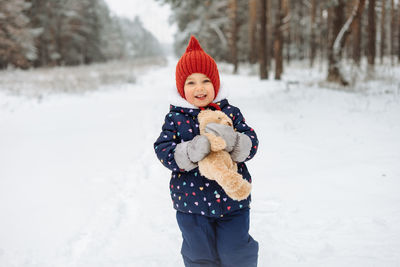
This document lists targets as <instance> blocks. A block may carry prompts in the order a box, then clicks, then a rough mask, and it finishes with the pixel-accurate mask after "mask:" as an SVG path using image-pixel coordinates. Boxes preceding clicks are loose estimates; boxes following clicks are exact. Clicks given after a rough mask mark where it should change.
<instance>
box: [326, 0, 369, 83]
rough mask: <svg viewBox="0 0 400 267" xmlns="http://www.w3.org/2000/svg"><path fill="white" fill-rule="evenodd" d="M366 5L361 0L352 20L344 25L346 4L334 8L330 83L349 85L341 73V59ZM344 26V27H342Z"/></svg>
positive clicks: (351, 17) (341, 0)
mask: <svg viewBox="0 0 400 267" xmlns="http://www.w3.org/2000/svg"><path fill="white" fill-rule="evenodd" d="M364 5H365V0H359V2H358V4H357V6H355V7H354V9H353V12H352V14H351V16H350V18H349V19H348V20H347V21H346V23H344V25H343V19H344V18H343V10H344V2H343V0H339V2H338V4H337V5H336V6H335V7H334V18H333V36H334V38H333V39H332V40H333V42H332V45H331V48H330V51H329V66H328V77H327V80H328V81H329V82H336V83H340V84H342V85H344V86H346V85H348V82H347V81H346V80H345V79H344V78H343V76H342V74H341V72H340V69H341V68H340V66H339V65H340V59H341V54H342V50H343V47H344V45H345V43H346V39H347V38H348V36H349V34H350V32H351V29H352V27H353V26H354V23H355V18H356V17H359V16H360V14H361V13H362V11H363V9H364ZM342 25H343V26H342Z"/></svg>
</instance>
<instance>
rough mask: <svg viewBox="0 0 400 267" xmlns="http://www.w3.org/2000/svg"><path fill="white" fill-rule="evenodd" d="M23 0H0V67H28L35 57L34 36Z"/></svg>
mask: <svg viewBox="0 0 400 267" xmlns="http://www.w3.org/2000/svg"><path fill="white" fill-rule="evenodd" d="M29 7H30V4H29V3H27V2H26V1H25V0H13V1H8V0H0V69H2V68H6V67H7V66H8V65H13V66H16V67H20V68H28V67H29V66H30V65H31V61H32V60H34V59H35V58H36V49H35V45H34V37H35V33H36V31H35V30H33V29H32V28H30V27H29V23H30V21H29V18H28V17H27V16H26V15H25V13H24V12H25V11H26V10H27V9H29Z"/></svg>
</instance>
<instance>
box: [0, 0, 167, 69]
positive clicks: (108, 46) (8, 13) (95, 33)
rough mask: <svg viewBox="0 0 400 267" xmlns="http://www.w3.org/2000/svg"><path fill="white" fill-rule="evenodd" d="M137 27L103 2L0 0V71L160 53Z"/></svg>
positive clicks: (153, 40) (148, 35)
mask: <svg viewBox="0 0 400 267" xmlns="http://www.w3.org/2000/svg"><path fill="white" fill-rule="evenodd" d="M159 46H160V44H159V42H158V40H157V39H156V38H154V36H153V35H152V34H151V33H150V32H148V31H147V30H146V29H145V28H144V27H143V25H142V22H141V21H140V19H139V18H138V17H136V18H135V19H133V20H130V19H127V18H122V17H118V16H116V15H113V14H112V13H111V12H110V10H109V8H108V6H107V4H106V3H105V2H104V1H103V0H80V1H75V0H13V1H8V0H0V69H4V68H6V67H8V66H14V67H17V68H22V69H27V68H30V67H44V66H47V67H52V66H64V65H67V66H68V65H80V64H91V63H94V62H105V61H109V60H118V59H126V58H128V59H129V58H132V59H134V58H140V57H152V56H159V55H160V51H161V50H160V49H159Z"/></svg>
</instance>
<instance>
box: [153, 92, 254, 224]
mask: <svg viewBox="0 0 400 267" xmlns="http://www.w3.org/2000/svg"><path fill="white" fill-rule="evenodd" d="M216 104H217V105H219V106H220V108H221V110H222V111H223V112H224V113H225V114H227V115H228V116H229V117H230V118H231V119H232V121H233V127H234V128H235V130H236V131H238V132H241V133H244V134H246V135H248V136H249V137H250V139H251V140H252V148H251V151H250V155H249V157H248V158H247V159H246V161H247V160H250V159H251V158H253V157H254V155H255V154H256V152H257V148H258V139H257V135H256V133H255V132H254V130H253V129H252V128H251V127H250V126H248V125H247V124H246V122H245V119H244V117H243V115H242V114H241V113H240V110H239V109H238V108H237V107H234V106H232V105H230V104H229V103H228V100H227V99H223V100H221V101H219V102H217V103H216ZM200 111H201V110H200V109H194V108H193V109H192V108H183V107H177V106H173V105H171V106H170V112H169V113H168V114H167V115H166V116H165V123H164V125H163V126H162V132H161V134H160V137H159V138H158V139H157V141H156V142H155V143H154V149H155V152H156V154H157V157H158V159H159V160H160V161H161V163H162V164H163V165H164V166H165V167H167V168H168V169H170V170H171V171H172V174H171V180H170V192H171V198H172V202H173V206H174V208H175V209H176V210H178V211H181V212H185V213H195V214H201V215H205V216H209V217H220V216H223V215H224V214H227V213H229V212H233V211H235V210H238V209H242V208H245V207H248V206H249V204H250V201H251V196H249V197H248V198H247V199H245V200H242V201H234V200H232V199H231V198H229V197H228V196H227V195H226V193H225V192H224V190H223V189H222V188H221V186H219V185H218V183H217V182H215V181H212V180H209V179H207V178H205V177H204V176H202V175H200V173H199V168H195V169H193V170H191V171H189V172H187V171H184V170H181V169H179V167H178V165H177V164H176V162H175V159H174V152H175V148H176V145H177V144H179V143H180V142H186V141H190V140H192V139H193V138H194V137H195V136H196V135H198V134H200V131H199V125H198V124H199V122H198V120H197V115H198V114H199V112H200ZM238 172H239V173H240V174H242V175H243V178H244V179H246V180H248V181H249V182H251V176H250V173H249V172H248V170H247V167H246V164H245V163H243V162H240V163H238Z"/></svg>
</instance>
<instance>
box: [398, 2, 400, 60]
mask: <svg viewBox="0 0 400 267" xmlns="http://www.w3.org/2000/svg"><path fill="white" fill-rule="evenodd" d="M397 20H398V22H397V31H398V34H397V42H398V44H397V57H398V60H399V62H400V1H398V6H397Z"/></svg>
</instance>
